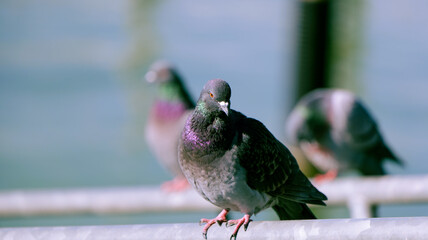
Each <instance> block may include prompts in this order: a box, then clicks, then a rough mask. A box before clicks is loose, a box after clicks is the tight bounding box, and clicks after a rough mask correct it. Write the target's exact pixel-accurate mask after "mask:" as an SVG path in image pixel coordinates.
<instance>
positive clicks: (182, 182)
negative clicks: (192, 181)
mask: <svg viewBox="0 0 428 240" xmlns="http://www.w3.org/2000/svg"><path fill="white" fill-rule="evenodd" d="M189 186H190V185H189V182H188V181H187V179H186V178H185V177H175V178H174V179H172V180H171V181H167V182H164V183H163V184H162V186H161V189H162V190H164V191H166V192H181V191H184V190H186V189H187V188H189Z"/></svg>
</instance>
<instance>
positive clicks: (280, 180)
mask: <svg viewBox="0 0 428 240" xmlns="http://www.w3.org/2000/svg"><path fill="white" fill-rule="evenodd" d="M237 127H238V132H239V133H240V135H241V136H242V139H241V141H242V143H241V145H240V147H239V148H238V152H237V157H238V159H239V161H240V165H241V166H242V167H243V168H244V169H245V170H246V171H247V183H248V185H249V186H250V187H251V188H253V189H255V190H257V191H259V192H264V193H267V194H269V195H271V196H277V197H282V198H285V199H289V200H292V201H297V202H304V203H313V204H320V205H325V204H324V202H323V200H326V199H327V198H326V196H325V195H324V194H322V193H321V192H319V191H318V190H317V189H316V188H315V187H314V186H313V185H312V184H311V183H310V182H309V180H308V179H307V178H306V176H305V175H304V174H303V173H302V172H301V171H300V169H299V167H298V165H297V162H296V159H295V158H294V157H293V155H292V154H291V152H290V151H289V150H288V149H287V148H286V147H285V146H284V145H283V144H282V143H281V142H279V141H278V140H277V139H276V138H275V137H274V136H273V135H272V134H271V133H270V132H269V130H268V129H267V128H266V127H265V126H264V125H263V124H262V123H261V122H259V121H257V120H255V119H252V118H242V119H241V120H240V121H239V122H238V123H237Z"/></svg>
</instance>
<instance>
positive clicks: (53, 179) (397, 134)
mask: <svg viewBox="0 0 428 240" xmlns="http://www.w3.org/2000/svg"><path fill="white" fill-rule="evenodd" d="M362 3H363V4H362V5H361V6H362V7H363V14H364V17H363V22H362V23H361V26H362V36H361V37H362V40H361V46H360V49H361V57H360V61H359V62H360V65H359V67H358V69H359V72H358V79H359V81H358V82H357V83H354V84H352V86H348V88H350V89H352V90H354V91H356V92H357V94H358V95H360V96H361V97H362V98H363V99H364V100H365V102H366V103H367V105H368V106H369V108H370V109H371V110H372V112H373V113H374V115H375V117H376V119H377V120H378V121H379V122H380V126H381V130H382V131H383V134H384V136H385V138H386V141H387V142H388V143H389V144H390V145H391V146H392V148H393V149H394V150H395V152H396V153H397V154H398V155H399V156H400V157H401V158H403V159H404V161H405V162H406V166H405V168H404V169H401V168H399V167H396V166H392V165H391V166H389V165H388V170H389V172H391V173H392V174H401V175H404V174H424V173H427V172H428V161H427V160H426V159H425V157H426V155H427V153H428V150H427V149H428V147H427V143H428V94H427V90H428V81H427V77H428V65H427V63H428V44H427V43H428V28H427V27H426V22H428V15H427V14H426V12H427V11H428V2H427V1H425V0H408V1H404V0H390V1H375V0H372V1H362ZM297 6H298V5H297V2H296V1H279V0H273V1H260V0H250V1H248V0H247V1H226V0H220V1H196V2H195V1H190V0H176V1H172V0H163V1H154V0H145V1H137V0H126V1H105V0H93V1H82V0H75V1H52V0H48V1H43V3H40V1H35V0H21V1H13V0H3V1H1V2H0V190H10V189H50V188H72V187H104V186H129V185H156V184H160V183H161V182H163V181H165V180H169V179H170V178H171V177H170V175H169V174H168V173H167V172H166V171H165V170H164V169H162V168H161V167H160V166H159V165H158V164H157V162H156V161H155V160H154V157H153V155H152V154H151V153H150V152H149V151H148V149H147V146H146V143H145V142H144V139H143V130H144V124H145V118H146V116H147V112H148V110H149V106H150V104H151V102H152V100H153V96H154V93H153V92H154V87H153V86H149V85H148V84H147V83H145V82H144V81H143V75H144V73H145V71H147V68H148V66H149V64H150V63H151V62H152V61H154V60H156V59H160V58H162V59H167V60H169V61H170V62H172V63H173V64H174V65H176V66H177V68H178V69H179V71H180V72H181V73H182V75H183V76H184V78H185V79H186V80H187V85H188V87H189V88H190V91H191V93H192V95H193V96H194V98H197V96H198V95H199V91H200V89H201V88H202V86H203V85H204V83H205V82H206V81H207V80H209V79H212V78H223V79H225V80H226V81H228V82H229V83H230V85H231V87H232V92H233V94H232V108H234V109H238V110H239V111H241V112H243V113H245V114H246V115H248V116H251V117H254V118H257V119H259V120H261V121H262V122H263V123H265V125H266V126H267V127H268V128H269V129H270V130H271V131H272V132H273V133H274V134H275V136H277V137H278V138H279V139H281V140H285V139H284V120H285V118H286V114H287V112H288V111H289V110H290V109H289V108H290V101H291V97H290V96H292V95H293V94H292V91H293V87H292V86H293V84H292V81H293V79H294V75H295V70H294V68H295V59H296V50H295V48H296V39H297V36H296V34H297V32H298V29H297V19H298V12H297V10H298V8H297ZM344 87H347V86H344ZM148 197H150V196H148ZM336 213H337V214H336V215H329V217H347V213H346V211H344V210H339V211H336ZM427 213H428V207H427V205H426V204H425V205H424V204H421V205H411V206H382V207H381V208H380V216H383V217H387V216H421V215H426V214H427ZM207 214H209V215H212V216H213V217H214V215H215V213H204V214H201V213H180V214H157V215H139V214H135V215H119V216H93V215H87V216H67V217H29V218H8V219H0V226H40V225H75V224H82V225H83V224H129V223H154V222H156V223H168V222H196V221H198V220H199V218H201V217H208V216H207ZM254 219H255V220H263V219H276V217H275V216H274V214H273V213H272V212H270V211H267V212H266V213H262V214H260V215H258V216H256V217H255V218H254Z"/></svg>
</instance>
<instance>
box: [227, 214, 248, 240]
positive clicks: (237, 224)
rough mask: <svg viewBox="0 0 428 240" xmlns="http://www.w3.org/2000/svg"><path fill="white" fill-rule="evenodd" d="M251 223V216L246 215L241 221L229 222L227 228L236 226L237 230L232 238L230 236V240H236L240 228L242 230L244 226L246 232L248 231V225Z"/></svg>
mask: <svg viewBox="0 0 428 240" xmlns="http://www.w3.org/2000/svg"><path fill="white" fill-rule="evenodd" d="M251 221H252V220H251V219H250V215H248V214H245V216H244V217H243V218H241V219H236V220H229V221H227V223H226V227H228V226H233V225H236V227H235V230H234V231H233V233H232V236H230V239H231V240H232V239H235V240H236V236H237V235H238V231H239V228H241V226H242V225H244V231H247V228H248V224H250V222H251Z"/></svg>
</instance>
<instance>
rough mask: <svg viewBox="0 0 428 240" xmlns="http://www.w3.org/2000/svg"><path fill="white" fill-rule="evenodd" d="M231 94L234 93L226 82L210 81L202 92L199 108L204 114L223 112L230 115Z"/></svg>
mask: <svg viewBox="0 0 428 240" xmlns="http://www.w3.org/2000/svg"><path fill="white" fill-rule="evenodd" d="M231 94H232V91H231V89H230V86H229V84H228V83H227V82H226V81H224V80H221V79H213V80H210V81H208V82H207V83H206V84H205V86H204V88H203V89H202V91H201V95H200V97H199V101H198V107H199V108H202V109H201V110H202V111H203V112H205V111H208V112H213V113H220V112H223V113H225V114H226V115H229V111H230V96H231Z"/></svg>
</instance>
